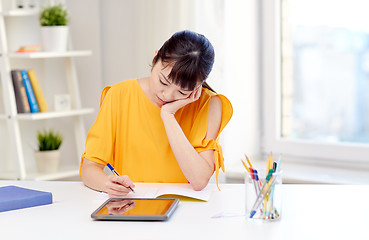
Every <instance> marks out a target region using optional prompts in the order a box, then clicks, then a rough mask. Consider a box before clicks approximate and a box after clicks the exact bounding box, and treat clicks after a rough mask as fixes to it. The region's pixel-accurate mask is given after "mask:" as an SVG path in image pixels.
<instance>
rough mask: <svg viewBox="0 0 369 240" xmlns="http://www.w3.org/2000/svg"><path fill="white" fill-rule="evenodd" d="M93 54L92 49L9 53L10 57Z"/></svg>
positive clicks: (55, 56)
mask: <svg viewBox="0 0 369 240" xmlns="http://www.w3.org/2000/svg"><path fill="white" fill-rule="evenodd" d="M90 55H92V51H88V50H86V51H66V52H33V53H9V54H8V56H9V57H10V58H61V57H83V56H90Z"/></svg>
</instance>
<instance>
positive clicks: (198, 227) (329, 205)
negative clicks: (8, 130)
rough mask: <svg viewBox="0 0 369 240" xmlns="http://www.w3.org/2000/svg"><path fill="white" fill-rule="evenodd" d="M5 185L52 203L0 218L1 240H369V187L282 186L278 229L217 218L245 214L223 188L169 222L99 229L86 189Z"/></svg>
mask: <svg viewBox="0 0 369 240" xmlns="http://www.w3.org/2000/svg"><path fill="white" fill-rule="evenodd" d="M6 185H16V186H20V187H27V188H32V189H36V190H41V191H49V192H52V193H53V198H54V202H53V204H51V205H45V206H39V207H33V208H27V209H20V210H14V211H8V212H2V213H0V229H1V231H0V237H1V239H122V238H125V239H224V240H225V239H253V240H254V239H263V240H265V239H283V240H288V239H294V240H295V239H347V238H349V239H350V238H352V237H354V238H355V239H368V238H369V237H368V233H367V228H368V226H369V221H368V220H367V218H368V216H369V208H368V207H367V206H368V205H367V202H368V199H369V186H366V185H361V186H354V185H301V184H295V185H283V186H282V193H283V209H282V211H283V216H282V219H281V221H279V222H274V223H258V222H251V221H249V220H246V219H245V217H244V216H233V217H223V218H212V216H214V215H216V214H218V213H220V212H225V213H231V214H234V215H242V214H244V201H245V196H244V194H245V191H244V186H243V185H242V184H224V185H221V189H222V190H221V191H220V192H219V191H214V192H213V194H212V196H211V199H210V200H209V201H208V202H197V201H182V202H181V203H180V205H179V207H178V208H177V210H176V211H175V213H174V214H173V216H172V217H171V218H170V219H169V220H168V221H166V222H123V221H122V222H113V221H94V220H92V219H91V218H90V215H91V213H92V212H93V211H94V210H95V209H96V208H97V207H98V206H99V205H100V204H101V203H102V202H103V200H102V199H101V194H100V193H99V192H95V191H93V190H91V189H89V188H87V187H85V186H84V185H83V184H82V183H81V182H57V181H55V182H52V181H49V182H42V181H39V182H36V181H0V186H6ZM154 185H155V184H153V186H154ZM140 186H145V187H147V186H150V184H136V187H140ZM5 236H6V237H7V238H3V237H5Z"/></svg>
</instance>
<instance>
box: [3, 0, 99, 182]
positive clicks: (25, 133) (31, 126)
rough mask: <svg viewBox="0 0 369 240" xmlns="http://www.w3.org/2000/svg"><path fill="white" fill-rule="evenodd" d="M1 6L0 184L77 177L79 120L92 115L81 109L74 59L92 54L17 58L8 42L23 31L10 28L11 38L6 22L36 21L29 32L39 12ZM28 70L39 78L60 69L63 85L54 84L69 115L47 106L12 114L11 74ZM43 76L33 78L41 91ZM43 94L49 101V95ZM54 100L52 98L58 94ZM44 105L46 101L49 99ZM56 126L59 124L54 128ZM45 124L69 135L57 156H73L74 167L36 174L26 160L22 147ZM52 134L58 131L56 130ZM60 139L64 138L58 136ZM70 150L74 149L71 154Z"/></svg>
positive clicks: (80, 144)
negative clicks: (65, 98) (0, 152)
mask: <svg viewBox="0 0 369 240" xmlns="http://www.w3.org/2000/svg"><path fill="white" fill-rule="evenodd" d="M2 3H3V1H2V0H0V90H1V92H0V104H2V105H3V106H1V107H0V124H2V125H3V126H4V129H5V130H3V129H1V130H0V131H1V134H0V144H8V146H9V147H5V148H6V149H5V151H6V152H5V155H6V156H8V159H6V161H7V162H6V163H2V161H4V158H2V159H0V179H21V180H57V179H62V178H67V177H73V176H77V175H78V170H79V161H80V156H81V154H82V152H83V149H84V141H85V137H86V136H85V127H84V122H83V117H84V116H85V115H86V114H91V113H93V112H94V109H92V108H83V107H82V104H81V97H80V93H79V86H78V77H77V70H76V64H75V60H74V59H75V58H76V57H87V56H90V55H92V52H91V51H89V50H71V44H69V46H68V51H65V52H42V51H40V52H32V53H16V52H15V50H16V49H14V41H11V40H9V39H11V38H12V37H13V38H14V36H15V35H16V34H18V33H19V34H20V35H21V37H23V38H24V35H25V33H24V32H23V31H22V30H17V29H14V26H13V27H12V28H11V34H8V31H9V30H10V29H8V26H7V24H8V23H7V19H11V20H10V21H18V20H14V18H26V19H27V20H26V21H29V22H30V21H36V22H37V23H34V25H33V26H37V24H38V19H37V16H38V14H39V11H38V9H19V10H18V9H17V10H8V9H5V8H4V9H3V5H2ZM13 25H14V24H13ZM15 25H17V24H15ZM36 28H37V27H36ZM33 30H34V31H33V34H32V32H31V35H30V39H34V38H35V36H33V35H37V34H39V32H38V29H33ZM9 35H11V36H9ZM11 44H13V46H11ZM55 59H57V62H53V61H55ZM60 63H62V64H60ZM50 64H51V65H50ZM29 66H32V67H31V68H33V66H36V68H37V69H38V71H39V72H37V70H35V71H36V73H40V72H41V70H44V71H45V72H47V70H48V68H52V69H55V68H59V67H60V68H62V70H60V71H62V72H63V73H64V75H65V78H64V79H63V80H62V81H60V79H59V84H62V85H65V89H66V91H67V94H68V95H69V96H70V99H71V109H70V110H66V111H53V108H50V105H52V104H50V102H48V105H49V108H50V109H49V111H47V112H40V113H18V112H17V105H16V99H15V93H14V88H13V83H12V77H11V70H13V69H15V68H24V69H27V68H30V67H29ZM63 67H64V68H63ZM50 71H54V70H50ZM45 75H47V74H45ZM43 76H44V75H43V74H38V78H39V81H40V83H41V85H42V82H43V81H42V77H43ZM42 88H43V87H42ZM45 90H47V91H49V89H45V88H43V91H44V92H45ZM48 94H49V95H50V94H52V93H48ZM54 94H57V92H56V93H54ZM49 101H51V100H50V98H49ZM57 121H62V122H61V123H58V122H57ZM46 123H48V124H49V125H52V126H54V127H55V126H56V127H58V126H62V127H63V129H65V128H68V131H69V132H70V133H71V134H69V135H67V136H66V138H64V141H63V144H64V142H66V141H67V142H68V144H66V145H67V146H66V147H65V148H64V149H62V151H66V152H69V151H71V152H74V153H76V154H74V155H75V156H73V157H72V158H73V161H70V162H63V161H61V162H60V167H59V171H58V172H55V173H48V174H39V173H38V172H37V170H36V167H35V161H34V157H33V154H31V152H32V151H33V150H32V151H31V150H30V146H27V143H28V142H29V141H30V139H34V140H35V142H36V136H35V134H34V133H35V129H38V130H41V129H43V128H44V126H45V124H46ZM54 127H53V128H54ZM55 130H57V131H59V129H55ZM60 132H61V131H60ZM4 133H5V134H4ZM61 133H62V134H63V132H61ZM63 135H64V134H63ZM1 138H3V139H1ZM71 142H72V143H71ZM70 148H74V149H73V150H72V149H70ZM4 166H5V167H4Z"/></svg>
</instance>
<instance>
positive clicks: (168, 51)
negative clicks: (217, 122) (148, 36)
mask: <svg viewBox="0 0 369 240" xmlns="http://www.w3.org/2000/svg"><path fill="white" fill-rule="evenodd" d="M159 60H161V61H162V62H163V65H164V67H167V66H168V65H170V66H173V68H172V70H171V72H170V73H169V76H168V77H169V79H171V81H173V83H174V84H176V85H179V86H181V88H186V89H189V90H193V89H194V88H195V87H196V85H197V84H198V82H199V81H200V82H202V83H203V87H205V88H208V89H210V90H211V91H213V92H215V91H214V90H213V89H212V88H211V87H210V86H209V85H208V84H207V83H206V82H205V80H206V79H207V77H208V76H209V73H210V72H211V69H212V68H213V64H214V48H213V46H212V45H211V43H210V42H209V40H208V39H207V38H206V37H205V36H204V35H201V34H199V33H195V32H191V31H188V30H185V31H180V32H177V33H175V34H173V36H172V37H171V38H169V39H168V40H167V41H166V42H165V43H164V44H163V46H162V47H161V48H160V49H159V51H158V53H157V54H156V56H155V57H154V59H153V61H152V65H153V66H154V65H155V64H156V63H157V62H158V61H159Z"/></svg>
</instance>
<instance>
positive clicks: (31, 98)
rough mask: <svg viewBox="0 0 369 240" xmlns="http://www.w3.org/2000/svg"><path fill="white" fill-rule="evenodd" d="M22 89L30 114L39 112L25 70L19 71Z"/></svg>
mask: <svg viewBox="0 0 369 240" xmlns="http://www.w3.org/2000/svg"><path fill="white" fill-rule="evenodd" d="M21 74H22V78H23V83H24V88H25V89H26V93H27V98H28V103H29V107H30V108H31V113H37V112H40V108H39V107H38V103H37V100H36V95H35V92H34V91H33V88H32V84H31V81H30V80H29V77H28V73H27V71H26V70H21Z"/></svg>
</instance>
